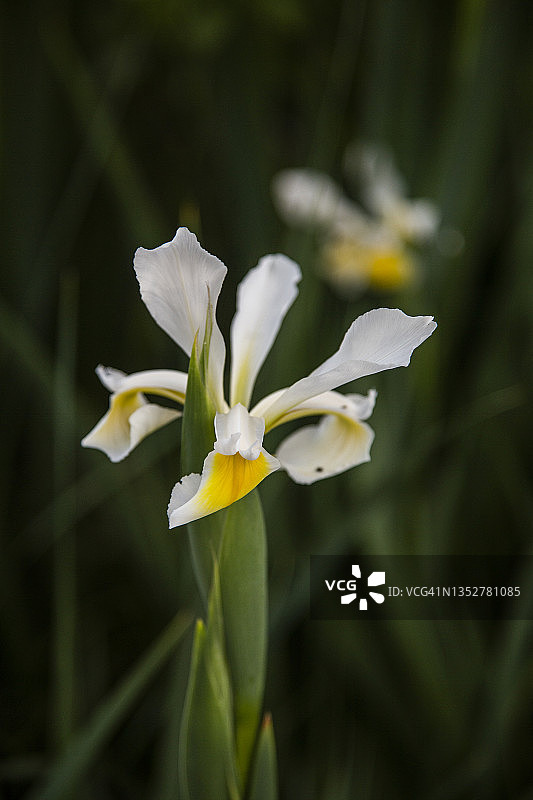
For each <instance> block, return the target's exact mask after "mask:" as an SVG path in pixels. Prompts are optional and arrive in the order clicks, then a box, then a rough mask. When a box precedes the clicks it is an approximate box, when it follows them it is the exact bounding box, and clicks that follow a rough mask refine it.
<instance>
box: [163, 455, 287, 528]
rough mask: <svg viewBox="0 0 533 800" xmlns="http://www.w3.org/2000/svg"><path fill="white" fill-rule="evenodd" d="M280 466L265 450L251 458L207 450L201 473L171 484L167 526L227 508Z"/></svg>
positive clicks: (175, 525) (174, 526)
mask: <svg viewBox="0 0 533 800" xmlns="http://www.w3.org/2000/svg"><path fill="white" fill-rule="evenodd" d="M279 466H280V464H279V461H278V460H277V459H276V458H274V457H273V456H271V455H270V454H269V453H267V451H266V450H264V449H261V452H260V453H259V456H258V457H257V458H255V459H253V460H250V459H247V458H243V456H241V454H240V453H235V455H231V456H227V455H223V454H222V453H217V452H214V451H213V452H211V453H209V455H208V456H207V458H206V459H205V461H204V467H203V470H202V475H201V476H199V475H195V474H193V475H187V476H185V478H183V479H182V480H181V481H180V483H177V484H176V486H175V487H174V489H173V491H172V495H171V498H170V503H169V506H168V520H169V527H170V528H176V527H177V526H178V525H185V524H186V523H188V522H193V521H194V520H196V519H200V518H201V517H206V516H207V515H208V514H213V513H214V512H215V511H220V510H221V509H223V508H227V506H229V505H231V504H232V503H235V502H237V500H240V499H241V498H242V497H244V496H245V495H247V494H248V493H249V492H251V491H252V489H255V487H256V486H257V485H258V484H259V483H261V481H262V480H263V479H264V478H266V477H267V475H270V473H271V472H274V471H275V470H277V469H279Z"/></svg>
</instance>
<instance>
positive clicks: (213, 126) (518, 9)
mask: <svg viewBox="0 0 533 800" xmlns="http://www.w3.org/2000/svg"><path fill="white" fill-rule="evenodd" d="M1 15H2V16H1V21H2V24H1V37H2V48H1V59H2V75H3V80H2V100H1V105H2V111H3V125H2V139H1V166H0V169H1V176H2V188H3V191H2V198H1V219H2V228H3V232H2V242H3V248H2V256H3V258H2V260H3V269H2V276H3V280H2V285H1V291H0V343H1V344H0V355H1V359H2V369H3V375H4V378H3V387H4V388H3V391H2V401H3V403H2V416H1V424H2V448H1V465H0V469H1V476H2V480H1V483H0V496H1V502H0V513H1V521H2V524H1V527H0V535H1V537H2V542H1V546H2V558H1V559H0V626H1V628H0V631H1V639H2V650H1V656H0V659H1V660H0V674H1V675H2V683H3V691H2V699H1V701H0V715H1V718H2V720H3V725H2V730H1V732H0V752H1V754H2V755H1V759H0V786H1V788H2V797H5V798H6V799H7V800H17V799H18V798H24V797H33V798H40V797H47V798H52V799H53V798H59V797H76V798H80V800H84V799H85V798H96V797H97V798H99V800H100V799H103V800H105V798H113V799H114V800H116V799H117V798H128V800H135V798H139V800H140V799H141V798H143V799H144V798H147V797H150V798H151V800H177V798H178V794H177V791H178V789H177V782H176V765H177V738H176V737H177V731H178V730H179V719H180V715H181V707H182V704H183V699H184V691H185V685H186V678H187V671H188V664H189V659H190V645H191V637H190V634H186V635H185V639H184V641H183V643H182V644H181V645H180V646H179V647H178V649H177V651H176V655H175V657H174V658H173V660H171V663H169V664H168V663H167V656H170V653H171V652H172V651H173V648H174V647H175V645H177V644H178V642H179V641H181V637H182V635H183V634H184V631H185V623H184V622H183V620H182V618H181V617H178V618H177V622H174V623H171V621H172V620H173V619H174V618H175V615H176V613H177V612H179V611H180V610H183V611H184V612H186V611H189V610H197V609H198V608H199V599H198V598H197V597H196V594H195V589H194V582H193V579H192V567H191V562H190V556H189V551H188V543H187V540H186V537H185V536H183V535H181V534H180V533H179V531H178V532H177V533H173V534H172V535H171V534H169V533H168V530H167V526H166V515H165V508H166V505H167V502H168V497H169V494H170V490H171V487H172V486H173V484H174V482H175V481H176V479H177V478H178V477H179V475H180V467H179V441H180V429H179V423H177V424H174V425H173V426H171V427H169V428H165V429H163V430H161V431H159V432H158V433H157V434H155V435H154V436H153V437H151V440H150V441H147V442H144V443H143V444H142V445H141V446H140V447H139V448H138V450H137V451H135V452H134V453H133V454H132V455H131V456H130V457H129V458H128V459H127V461H125V462H124V463H121V464H118V465H112V464H110V463H108V462H107V461H106V460H105V457H104V456H103V455H102V454H100V453H96V452H94V451H89V452H87V451H82V450H81V448H80V446H79V441H80V439H81V437H82V436H83V435H84V434H85V433H86V432H87V431H88V430H89V429H90V428H91V427H92V425H93V424H94V423H95V422H96V420H97V419H98V418H99V417H100V416H101V415H102V413H103V412H104V410H105V406H106V403H107V398H106V392H105V391H104V390H103V389H102V387H101V386H100V385H99V383H98V381H97V379H96V377H95V376H94V373H93V370H94V367H95V365H96V364H97V363H99V362H102V363H104V364H109V365H112V366H116V367H118V368H121V369H123V370H125V371H138V370H141V369H149V368H156V367H169V368H184V366H185V360H184V357H183V354H180V353H178V352H177V349H176V347H175V346H174V344H173V343H172V342H171V341H170V339H168V338H167V337H165V335H164V334H163V333H162V332H161V331H160V330H159V329H158V328H157V326H155V325H154V324H153V322H152V320H151V319H150V317H149V315H148V313H147V312H146V309H145V307H144V306H143V304H142V302H141V301H140V299H139V296H138V290H137V285H136V281H135V278H134V274H133V270H132V268H131V260H132V255H133V252H134V250H135V248H136V247H137V246H138V245H141V244H142V245H143V246H145V247H153V246H156V245H157V244H159V243H161V242H163V241H168V240H169V239H170V238H171V237H172V235H173V234H174V231H175V229H176V227H177V225H178V224H186V225H188V226H190V227H191V228H192V229H194V230H195V232H196V233H197V234H198V235H199V236H200V241H201V243H202V244H203V246H204V247H206V248H207V249H208V250H210V251H211V252H214V253H216V254H217V255H218V256H219V257H220V258H222V260H223V261H224V262H225V263H226V264H227V265H228V267H229V275H228V280H227V281H226V284H225V287H224V290H223V295H222V298H221V301H220V305H219V308H220V312H219V322H220V326H221V328H222V330H223V331H226V332H227V331H228V326H229V322H230V320H231V316H232V314H233V311H234V309H233V307H232V302H233V299H232V298H234V296H235V295H234V291H233V290H234V288H235V285H236V284H237V283H238V281H239V280H240V279H241V278H242V276H243V274H244V273H245V271H246V270H247V269H248V268H249V267H250V266H252V265H254V264H255V263H256V262H257V259H258V258H259V257H260V256H261V255H263V254H264V253H267V252H276V251H281V252H286V253H287V254H289V255H291V256H292V257H294V258H295V259H296V260H297V261H299V263H300V264H301V266H302V269H303V271H304V280H303V281H302V285H301V293H300V297H299V299H298V300H297V302H296V304H295V306H294V308H293V309H292V311H291V313H290V314H289V316H288V317H287V320H286V322H285V324H284V328H283V330H282V332H281V334H280V337H279V339H278V341H277V343H276V345H275V346H274V349H273V352H272V354H271V357H270V359H269V361H268V364H267V366H266V367H265V369H264V370H263V372H262V374H261V376H260V379H259V381H258V386H257V396H258V397H259V396H262V395H263V394H264V393H266V391H270V390H273V389H275V388H278V387H279V386H282V385H285V384H286V383H287V382H289V381H293V380H295V379H296V378H298V377H301V376H303V375H304V374H306V371H308V370H310V369H312V368H314V367H315V366H316V365H317V364H318V363H320V361H321V360H322V359H323V358H325V357H327V356H328V355H329V354H331V352H333V350H334V349H335V348H336V347H337V345H338V342H339V340H340V337H341V336H342V334H343V333H344V331H345V329H346V328H347V326H348V324H349V322H350V321H351V320H352V319H353V318H354V317H355V316H356V315H357V314H359V313H361V312H362V311H364V310H367V309H368V308H371V307H375V306H378V305H396V304H398V305H400V306H401V307H402V308H403V310H405V311H406V312H407V313H413V314H434V315H435V317H436V318H437V320H438V323H439V328H438V330H437V332H436V334H435V335H434V336H433V337H432V339H431V340H430V341H429V342H428V343H426V345H424V347H423V348H421V350H420V352H418V351H417V352H416V353H415V357H414V358H413V364H412V365H411V366H410V368H409V369H408V370H400V371H396V372H394V373H391V374H384V375H379V376H375V379H374V380H372V381H371V382H368V386H375V387H376V388H377V389H378V391H379V398H378V404H377V407H376V411H375V413H374V415H373V419H372V425H373V427H374V429H375V430H376V441H375V443H374V446H373V458H372V461H371V462H370V464H368V465H364V466H362V467H359V468H357V469H356V470H353V471H351V472H349V473H347V474H345V475H343V476H340V477H338V478H334V479H331V480H327V481H324V482H323V483H318V484H316V485H314V486H311V487H302V486H296V485H293V484H292V483H291V482H290V481H289V479H288V478H287V476H286V475H284V474H276V475H274V476H273V477H271V478H269V480H268V481H266V482H265V484H264V488H263V489H262V492H261V494H262V498H263V503H264V507H265V517H266V521H267V532H268V534H269V550H270V589H271V600H270V608H271V632H270V664H269V679H268V685H267V708H269V709H271V711H272V716H273V720H274V725H275V729H276V739H277V747H278V761H279V772H280V784H281V797H282V798H298V797H302V798H303V797H306V798H307V797H309V798H317V800H330V799H331V800H333V799H335V800H343V798H347V799H348V798H358V799H359V798H363V799H364V798H368V799H370V798H372V799H374V798H381V797H386V798H388V800H394V798H409V799H411V798H424V800H426V799H428V800H463V799H464V800H466V798H476V799H477V798H494V800H498V798H503V797H505V798H511V797H512V798H524V800H525V798H528V797H531V792H532V791H533V770H532V768H531V756H530V753H531V746H532V744H533V742H532V735H531V714H532V705H531V702H532V693H533V687H532V681H531V667H532V660H533V658H532V657H533V650H532V641H531V628H530V624H529V623H528V622H523V621H518V622H507V623H503V622H498V623H494V624H491V623H487V622H483V623H481V622H473V621H462V622H439V623H437V622H434V623H431V622H407V621H406V622H400V623H398V622H396V623H380V624H378V623H371V622H365V621H360V620H355V621H354V622H353V623H352V624H348V623H345V622H338V623H335V622H328V623H318V622H312V621H310V620H309V612H308V586H307V578H306V575H307V570H308V556H309V554H310V553H342V552H376V553H380V552H389V553H417V552H419V553H454V552H457V553H462V552H464V553H506V552H509V553H526V552H530V551H531V544H532V520H533V493H532V488H531V487H532V485H533V483H532V481H531V477H532V476H531V451H532V446H533V424H532V421H531V408H530V405H529V401H530V396H531V384H532V371H531V364H532V363H533V330H532V327H533V322H532V320H533V314H532V310H533V309H532V299H531V298H532V297H533V277H532V276H533V270H532V264H533V188H532V187H533V151H532V149H531V129H532V125H533V57H532V53H533V24H532V23H533V19H532V17H533V7H532V6H531V4H530V3H520V2H518V0H511V1H510V2H504V0H449V1H447V2H440V1H439V2H434V3H427V2H424V0H375V2H366V3H365V2H362V1H361V0H344V1H342V0H334V1H333V2H325V0H311V1H310V2H304V0H283V1H282V0H253V1H252V2H247V3H244V2H240V0H231V2H222V1H221V0H211V1H210V2H201V3H195V2H192V0H182V1H181V2H180V0H176V1H175V2H172V0H114V1H112V2H107V3H104V2H101V0H96V2H93V3H88V2H82V0H79V2H75V3H68V2H66V0H45V2H41V3H32V2H31V1H30V0H19V2H17V3H13V2H7V0H6V2H4V3H3V4H2V7H1ZM354 138H362V139H365V140H368V141H373V142H377V143H380V144H383V145H385V146H387V147H389V148H390V149H391V151H392V152H393V153H394V156H395V159H396V161H397V162H398V165H399V168H400V170H401V172H402V173H403V174H404V175H405V176H406V178H407V181H408V184H409V187H410V189H411V190H412V193H413V196H416V197H420V196H427V197H429V198H431V199H433V200H434V201H435V202H436V203H437V204H438V206H439V207H440V209H441V211H442V214H443V219H444V221H445V223H446V224H447V225H449V226H453V227H455V228H457V229H458V230H460V231H461V232H462V234H463V236H464V240H465V246H464V248H463V250H462V252H461V253H460V254H458V255H457V256H455V257H453V258H450V257H445V256H444V255H442V254H440V253H439V252H438V251H437V250H428V252H427V254H425V257H424V261H423V268H424V274H425V278H424V281H423V282H422V284H421V285H420V286H418V287H417V288H416V289H413V290H411V292H410V293H409V294H405V295H404V296H401V297H397V296H395V297H383V296H371V295H367V296H365V297H364V298H361V299H360V300H359V301H358V302H357V303H352V304H347V303H346V302H345V301H343V300H342V299H339V298H337V297H336V296H335V295H334V294H333V293H332V291H331V290H330V289H328V288H327V287H326V286H324V285H323V284H321V282H320V280H319V278H318V277H317V275H316V273H315V272H314V269H313V265H314V254H315V251H314V245H315V243H314V241H313V238H312V237H309V236H308V235H304V234H296V233H290V234H289V233H287V232H286V231H285V230H284V228H283V226H282V224H281V223H280V221H279V220H278V219H277V218H276V216H275V213H274V210H273V206H272V202H271V198H270V182H271V179H272V177H273V175H274V174H275V173H276V172H277V171H278V170H279V169H281V168H283V167H287V166H305V165H312V166H315V167H319V168H321V169H325V170H327V171H328V172H329V173H330V174H331V175H332V176H333V177H335V178H336V179H339V180H340V178H341V162H342V154H343V150H344V147H345V146H346V144H347V143H348V142H350V141H351V140H352V139H354ZM230 298H231V299H230ZM364 388H366V384H365V382H364V381H363V382H360V384H359V385H358V386H357V388H356V390H357V391H362V390H363V389H364ZM523 586H524V590H525V598H524V609H525V611H524V613H525V614H526V615H528V614H529V615H530V616H531V611H530V609H531V604H532V603H533V576H531V575H525V576H524V581H523ZM169 623H170V624H171V627H170V628H169V629H167V631H166V633H165V632H163V633H161V632H162V631H164V629H165V627H166V626H167V625H168V624H169ZM169 631H170V633H169ZM160 636H162V637H163V639H161V640H158V637H160ZM154 648H155V650H154ZM154 653H155V654H154ZM132 665H133V666H132ZM132 686H133V687H134V689H132V688H131V687H132ZM40 787H41V788H40Z"/></svg>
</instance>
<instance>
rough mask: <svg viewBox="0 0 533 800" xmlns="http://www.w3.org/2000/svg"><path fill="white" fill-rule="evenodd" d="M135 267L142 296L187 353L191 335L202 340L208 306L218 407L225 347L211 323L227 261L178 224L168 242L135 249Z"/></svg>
mask: <svg viewBox="0 0 533 800" xmlns="http://www.w3.org/2000/svg"><path fill="white" fill-rule="evenodd" d="M134 267H135V272H136V275H137V280H138V281H139V286H140V289H141V297H142V299H143V300H144V302H145V304H146V307H147V308H148V310H149V312H150V314H151V315H152V317H153V318H154V319H155V321H156V322H157V324H158V325H159V326H160V327H161V328H162V329H163V330H164V331H165V332H166V333H168V335H169V336H170V337H171V338H172V339H174V341H175V342H176V343H177V344H178V345H179V346H180V347H181V348H182V349H183V350H184V351H185V352H186V354H187V355H188V356H190V355H191V351H192V346H193V342H194V338H195V336H196V334H197V333H198V337H199V338H198V342H199V344H200V345H201V344H202V343H203V338H204V333H205V329H206V321H207V315H208V311H209V308H210V307H211V314H212V316H211V321H212V333H211V347H210V358H209V376H210V380H211V388H212V391H213V394H214V400H215V402H216V404H217V406H218V407H219V408H220V407H223V405H224V400H223V387H222V373H223V370H224V359H225V355H226V348H225V345H224V339H223V337H222V334H221V333H220V330H219V328H218V325H217V323H216V318H215V314H216V305H217V301H218V296H219V294H220V289H221V287H222V282H223V280H224V277H225V275H226V272H227V270H226V267H225V266H224V264H223V263H222V262H221V261H220V260H219V259H218V258H216V257H215V256H212V255H211V254H210V253H208V252H207V251H206V250H204V249H203V248H202V247H200V245H199V243H198V240H197V239H196V236H195V235H194V234H193V233H191V232H190V231H189V230H187V228H179V229H178V231H177V232H176V235H175V237H174V239H173V240H172V241H171V242H167V243H166V244H163V245H161V246H160V247H156V248H155V249H154V250H145V249H144V248H143V247H139V249H138V250H137V252H136V253H135V259H134Z"/></svg>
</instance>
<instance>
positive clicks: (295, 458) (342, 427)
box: [276, 391, 376, 484]
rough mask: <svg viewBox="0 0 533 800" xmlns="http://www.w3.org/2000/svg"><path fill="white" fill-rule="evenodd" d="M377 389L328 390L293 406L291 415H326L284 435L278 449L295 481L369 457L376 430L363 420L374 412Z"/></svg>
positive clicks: (333, 471) (329, 473) (340, 469)
mask: <svg viewBox="0 0 533 800" xmlns="http://www.w3.org/2000/svg"><path fill="white" fill-rule="evenodd" d="M375 398H376V393H375V392H374V391H371V392H369V393H368V395H367V397H363V396H362V395H342V394H339V393H338V392H325V393H324V394H322V395H319V396H318V397H314V398H313V399H312V400H307V401H306V402H305V403H302V404H301V405H300V406H297V407H296V408H294V409H293V410H292V411H291V413H290V418H291V419H294V418H296V417H298V416H307V415H309V414H313V415H314V414H322V415H325V416H323V418H322V419H321V420H320V422H319V423H318V424H315V425H306V426H305V427H303V428H300V429H299V430H297V431H296V432H295V433H292V434H291V435H290V436H288V437H287V438H286V439H284V440H283V441H282V442H281V444H280V446H279V448H278V451H277V453H276V457H277V458H278V459H279V461H280V463H281V466H282V467H283V469H285V470H286V471H287V472H288V473H289V475H290V476H291V478H292V479H293V480H294V481H295V482H296V483H306V484H309V483H314V482H315V481H318V480H322V479H323V478H329V477H331V476H332V475H338V474H339V473H341V472H345V471H346V470H348V469H351V468H352V467H355V466H357V465H358V464H363V463H364V462H365V461H369V460H370V447H371V445H372V442H373V440H374V431H373V430H372V428H370V427H369V426H368V425H366V424H365V423H364V422H363V421H362V420H363V419H366V418H367V417H369V416H370V414H371V413H372V409H373V407H374V402H375Z"/></svg>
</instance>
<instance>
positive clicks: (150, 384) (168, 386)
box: [96, 364, 187, 403]
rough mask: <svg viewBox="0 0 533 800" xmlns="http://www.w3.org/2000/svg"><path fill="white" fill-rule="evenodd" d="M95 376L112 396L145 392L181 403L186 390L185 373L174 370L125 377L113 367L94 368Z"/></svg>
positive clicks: (157, 370)
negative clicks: (122, 393) (121, 393)
mask: <svg viewBox="0 0 533 800" xmlns="http://www.w3.org/2000/svg"><path fill="white" fill-rule="evenodd" d="M96 374H97V375H98V377H99V378H100V380H101V382H102V383H103V385H104V386H105V387H106V388H107V389H109V391H110V392H112V393H113V394H118V393H120V392H131V391H137V392H139V391H140V392H146V393H147V394H159V395H161V396H162V397H168V398H169V399H170V400H177V402H181V403H183V401H184V400H185V392H186V390H187V373H186V372H179V371H178V370H175V369H147V370H144V371H143V372H132V373H131V374H130V375H127V374H126V373H125V372H122V371H121V370H119V369H114V368H113V367H103V366H102V365H101V364H99V365H98V366H97V367H96Z"/></svg>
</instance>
